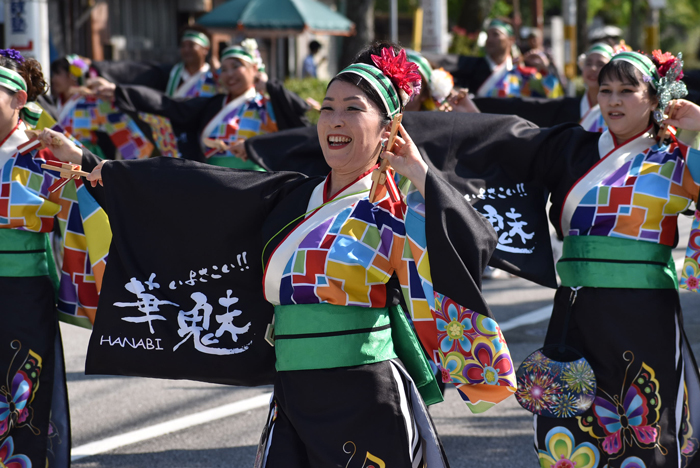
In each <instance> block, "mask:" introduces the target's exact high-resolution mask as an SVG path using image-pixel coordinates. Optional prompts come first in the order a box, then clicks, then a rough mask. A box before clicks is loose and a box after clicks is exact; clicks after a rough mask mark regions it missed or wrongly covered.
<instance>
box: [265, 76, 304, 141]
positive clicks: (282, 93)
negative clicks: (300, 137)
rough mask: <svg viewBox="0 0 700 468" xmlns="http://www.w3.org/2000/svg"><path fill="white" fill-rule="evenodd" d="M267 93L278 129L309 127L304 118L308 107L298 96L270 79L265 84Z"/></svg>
mask: <svg viewBox="0 0 700 468" xmlns="http://www.w3.org/2000/svg"><path fill="white" fill-rule="evenodd" d="M267 93H268V94H269V95H270V102H271V103H272V109H273V110H274V111H275V120H276V122H277V128H278V129H280V130H286V129H288V128H296V127H308V126H310V125H311V122H309V119H308V118H306V111H307V110H309V105H308V104H307V103H306V102H305V101H304V100H303V99H302V98H301V97H299V95H298V94H296V93H294V92H292V91H289V90H288V89H287V88H285V87H284V85H283V84H282V83H281V82H280V81H279V80H276V79H270V80H269V81H268V82H267Z"/></svg>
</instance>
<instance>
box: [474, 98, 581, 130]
mask: <svg viewBox="0 0 700 468" xmlns="http://www.w3.org/2000/svg"><path fill="white" fill-rule="evenodd" d="M474 104H476V106H477V107H478V108H479V110H480V111H481V112H483V113H486V114H503V115H517V116H518V117H522V118H523V119H525V120H529V121H530V122H532V123H534V124H535V125H537V126H539V127H554V126H555V125H559V124H562V123H567V122H571V123H578V122H579V120H580V119H581V116H580V115H579V114H580V112H581V109H580V100H579V99H577V98H571V97H565V98H559V99H547V98H530V97H525V98H491V97H476V98H474Z"/></svg>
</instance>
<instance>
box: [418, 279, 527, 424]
mask: <svg viewBox="0 0 700 468" xmlns="http://www.w3.org/2000/svg"><path fill="white" fill-rule="evenodd" d="M434 294H435V308H434V309H431V312H432V314H433V318H434V320H435V325H436V327H437V333H438V336H437V345H438V349H437V354H438V356H439V360H440V362H438V363H437V364H438V368H439V370H440V372H441V373H442V381H443V382H445V383H447V382H452V383H453V384H455V385H456V386H457V389H458V390H459V394H460V396H461V397H462V399H463V400H464V401H465V402H466V403H467V406H468V407H469V409H470V410H471V411H472V412H473V413H483V412H484V411H486V410H488V409H489V408H491V407H492V406H494V405H495V404H496V403H498V402H500V401H502V400H504V399H505V398H507V397H508V396H510V395H511V394H512V393H514V392H515V388H516V381H515V371H514V368H513V360H512V358H511V357H510V351H509V350H508V345H507V344H506V341H505V339H504V338H503V334H502V333H501V329H500V327H499V326H498V324H497V323H496V321H495V320H493V319H491V318H489V317H487V316H485V315H482V314H478V313H476V312H474V311H472V310H469V309H467V308H465V307H463V306H461V305H459V304H457V303H456V302H454V301H453V300H452V299H450V298H449V297H447V296H444V295H442V294H440V293H437V292H436V293H434Z"/></svg>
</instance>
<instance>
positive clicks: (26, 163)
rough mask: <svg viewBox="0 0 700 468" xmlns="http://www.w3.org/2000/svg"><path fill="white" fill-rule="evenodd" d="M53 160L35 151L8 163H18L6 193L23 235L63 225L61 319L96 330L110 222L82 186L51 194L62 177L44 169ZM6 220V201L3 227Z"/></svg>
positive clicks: (77, 184)
mask: <svg viewBox="0 0 700 468" xmlns="http://www.w3.org/2000/svg"><path fill="white" fill-rule="evenodd" d="M47 160H55V158H54V156H53V154H51V152H50V151H48V150H41V151H36V150H34V151H30V152H27V153H25V154H21V153H18V154H17V155H16V157H14V158H11V159H10V160H9V161H8V164H12V163H14V167H13V168H12V170H11V172H10V174H12V176H11V177H10V178H9V179H10V180H9V184H8V187H9V188H8V189H7V190H5V179H6V178H5V177H4V174H5V171H4V170H3V190H2V193H3V194H4V193H5V192H6V191H7V193H9V194H10V197H8V199H9V205H10V212H11V215H12V217H11V218H10V219H9V221H10V226H11V227H15V226H12V225H13V224H16V223H17V222H19V221H20V220H21V222H22V223H24V225H22V226H20V225H17V226H16V227H17V228H19V229H26V230H29V231H35V232H51V231H52V230H53V226H54V220H55V219H57V220H58V223H59V228H60V233H61V248H62V251H63V252H62V256H60V255H57V256H56V257H59V258H61V257H62V262H61V264H60V265H59V267H60V270H61V273H60V285H59V292H58V312H59V318H61V320H63V321H65V322H69V323H73V324H75V325H80V326H83V327H86V328H90V327H91V326H92V322H93V321H94V317H95V311H96V310H97V299H98V297H99V289H100V285H101V282H102V274H103V273H104V269H105V266H106V260H107V252H108V250H109V244H110V242H111V231H110V228H109V222H108V219H107V215H106V214H105V212H104V211H103V210H102V208H100V206H99V205H98V204H97V202H95V200H94V198H92V196H91V195H90V194H89V193H88V191H87V189H86V188H85V187H84V186H83V184H82V182H81V181H80V180H75V181H71V182H69V183H67V184H66V185H64V186H63V187H61V188H60V189H58V190H57V191H55V192H50V191H49V187H50V186H51V185H52V184H53V183H54V182H56V181H57V180H58V179H59V175H58V173H57V172H54V171H49V170H45V169H43V168H42V167H41V165H42V164H44V163H45V162H46V161H47ZM3 216H4V215H3V214H2V196H0V223H2V222H3Z"/></svg>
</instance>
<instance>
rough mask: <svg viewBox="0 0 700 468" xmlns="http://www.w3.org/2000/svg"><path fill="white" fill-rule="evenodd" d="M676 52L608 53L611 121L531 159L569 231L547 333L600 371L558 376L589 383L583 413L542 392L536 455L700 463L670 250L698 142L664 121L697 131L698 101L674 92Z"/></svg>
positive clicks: (564, 232)
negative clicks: (544, 412) (591, 392)
mask: <svg viewBox="0 0 700 468" xmlns="http://www.w3.org/2000/svg"><path fill="white" fill-rule="evenodd" d="M682 64H683V62H682V56H681V54H680V53H679V54H678V56H677V57H674V56H673V55H671V54H669V53H666V54H661V53H660V51H654V53H653V55H652V57H651V58H649V57H647V56H646V55H644V54H642V53H639V52H631V51H623V52H619V53H617V54H615V55H612V56H611V58H610V62H609V63H607V64H606V65H605V66H604V67H603V68H602V69H601V71H600V74H599V76H598V85H599V90H598V94H597V102H598V105H599V106H600V113H601V115H602V118H603V119H604V121H605V126H606V130H605V131H603V132H602V133H600V134H595V135H594V134H589V135H590V137H587V136H586V137H583V138H580V139H579V142H578V143H577V144H576V147H574V148H571V149H568V150H565V151H563V155H562V153H560V158H559V160H556V159H555V158H553V156H544V157H536V158H535V160H534V161H533V160H530V161H528V162H525V164H526V165H529V164H532V165H531V166H529V168H528V169H526V171H527V170H533V171H537V172H539V174H537V172H531V174H532V175H533V177H532V178H533V179H535V180H539V181H541V182H542V183H544V184H545V185H546V186H547V188H548V189H549V190H550V192H551V193H552V208H551V210H550V219H552V220H553V222H554V224H555V227H556V229H557V233H558V235H559V236H560V237H563V239H564V245H563V255H562V257H561V259H560V260H559V262H558V264H557V270H558V273H559V276H560V278H561V286H560V287H559V289H558V291H557V293H556V296H555V299H554V310H553V313H552V318H551V320H550V323H549V328H548V331H547V336H546V338H545V345H553V344H556V343H560V342H561V341H562V336H563V335H565V336H566V342H567V344H569V345H570V346H572V347H573V348H575V349H576V350H577V351H578V352H580V353H581V354H582V355H583V357H584V358H586V360H587V361H588V362H589V363H590V364H591V366H592V368H593V371H594V372H595V383H592V382H593V381H592V380H591V379H592V377H593V376H592V375H583V374H581V373H577V370H576V369H573V370H570V371H567V372H569V373H568V374H566V375H563V379H564V382H566V384H565V385H567V386H569V387H571V386H578V387H581V386H589V385H597V390H596V394H595V399H594V401H593V402H592V406H591V407H590V409H588V410H586V411H585V412H584V413H582V414H580V415H578V416H575V415H573V413H574V412H573V410H572V409H571V408H568V407H567V406H566V401H565V400H566V399H565V398H563V397H561V393H562V392H563V393H565V390H566V389H565V388H558V387H556V386H550V387H548V388H547V390H546V391H545V392H544V394H543V395H542V396H541V401H540V402H539V403H541V404H543V405H545V406H547V408H548V410H550V411H552V412H554V413H556V414H558V415H559V417H558V418H548V417H544V416H535V431H536V438H535V446H536V449H537V453H538V457H539V461H540V465H541V466H542V467H549V466H560V465H561V466H569V465H572V464H575V466H576V467H581V466H585V467H591V468H593V467H604V466H609V467H612V466H627V463H628V462H629V461H630V460H636V461H637V462H636V463H637V464H632V466H644V467H646V468H649V467H671V466H673V467H677V466H681V467H691V466H698V464H700V459H698V457H697V456H696V452H697V449H698V442H697V439H696V438H695V435H694V434H695V433H696V431H697V428H698V427H699V426H698V425H699V424H700V376H699V375H698V367H697V364H696V362H695V357H694V356H693V352H692V350H691V348H690V346H689V345H688V341H687V339H686V337H685V332H684V330H683V318H682V313H681V307H680V301H679V297H678V287H679V281H678V278H677V275H676V271H675V270H676V269H675V265H674V261H673V257H672V256H671V252H672V250H673V247H674V246H675V245H676V243H677V241H678V229H677V218H678V215H679V214H680V213H683V212H684V211H686V210H687V209H688V208H689V207H690V206H691V205H692V204H693V203H697V199H698V192H700V151H698V150H697V149H695V148H693V147H691V146H688V145H687V144H685V143H683V142H682V141H680V139H679V138H678V137H677V135H676V134H675V133H676V132H675V129H674V128H672V127H670V128H668V129H667V127H668V126H671V125H672V126H676V127H677V128H679V129H683V130H684V131H693V132H697V131H698V130H700V108H699V107H698V106H697V105H695V104H693V103H691V102H689V101H684V100H680V98H682V97H684V96H685V95H686V94H687V91H686V90H685V85H684V84H683V82H682V81H680V78H681V77H682V76H683V75H682ZM666 113H667V114H669V115H666ZM574 133H575V132H574ZM588 140H590V142H589V143H586V141H588ZM569 142H570V143H572V141H571V140H569ZM591 143H595V144H596V146H597V148H596V149H594V147H593V145H592V144H591ZM545 153H546V151H545ZM538 168H539V170H538ZM520 170H523V168H522V167H521V168H520ZM696 228H697V224H696ZM694 236H695V234H691V239H692V238H694ZM694 245H695V244H694V242H691V243H690V246H691V250H692V246H694ZM693 255H695V260H693V258H692V257H693ZM690 256H691V258H690V259H689V260H688V261H687V262H686V266H685V268H684V271H683V277H682V278H681V280H680V286H681V287H683V288H686V289H691V290H692V289H693V288H695V290H696V291H697V283H696V282H693V281H692V278H696V277H697V274H698V269H697V261H696V259H697V250H696V251H694V252H691V255H690ZM693 285H694V286H693ZM531 371H532V372H535V370H532V369H531ZM555 371H556V369H548V370H543V372H545V374H546V373H547V372H555ZM538 372H539V371H538ZM533 375H534V374H533ZM567 388H568V387H567ZM572 388H573V387H572ZM558 395H559V396H558ZM562 444H567V447H569V448H568V449H566V450H564V449H563V448H562V447H563V445H562ZM567 463H568V464H569V465H567ZM629 463H631V462H629ZM572 466H573V465H572Z"/></svg>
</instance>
